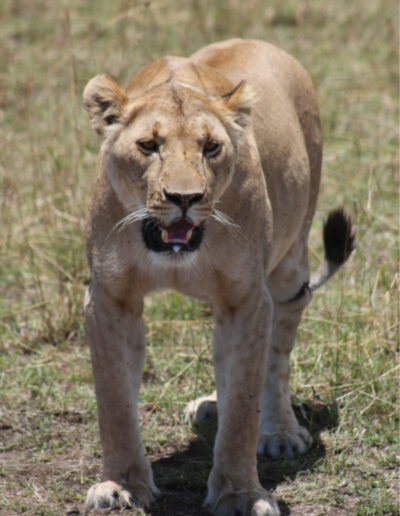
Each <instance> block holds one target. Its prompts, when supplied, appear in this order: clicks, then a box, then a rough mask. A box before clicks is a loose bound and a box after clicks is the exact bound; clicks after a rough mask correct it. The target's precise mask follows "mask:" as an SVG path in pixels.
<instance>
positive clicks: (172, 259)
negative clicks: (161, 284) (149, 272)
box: [148, 245, 198, 269]
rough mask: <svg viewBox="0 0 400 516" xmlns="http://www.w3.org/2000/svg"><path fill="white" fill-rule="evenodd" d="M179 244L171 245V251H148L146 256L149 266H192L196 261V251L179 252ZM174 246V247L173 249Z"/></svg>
mask: <svg viewBox="0 0 400 516" xmlns="http://www.w3.org/2000/svg"><path fill="white" fill-rule="evenodd" d="M180 247H181V246H180V245H176V246H174V247H173V251H174V252H173V253H156V252H154V251H149V252H148V256H149V258H150V260H151V266H154V267H158V268H159V267H163V268H165V267H166V268H168V269H170V268H175V267H193V265H194V264H195V263H196V261H197V255H198V251H193V252H185V251H183V252H180ZM175 248H176V249H175Z"/></svg>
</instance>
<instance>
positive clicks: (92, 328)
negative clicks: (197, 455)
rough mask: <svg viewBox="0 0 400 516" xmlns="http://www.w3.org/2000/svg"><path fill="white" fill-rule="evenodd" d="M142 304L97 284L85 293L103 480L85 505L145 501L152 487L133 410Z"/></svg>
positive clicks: (139, 373)
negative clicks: (127, 303) (124, 301)
mask: <svg viewBox="0 0 400 516" xmlns="http://www.w3.org/2000/svg"><path fill="white" fill-rule="evenodd" d="M142 307H143V302H142V300H140V301H139V302H138V303H136V305H134V306H130V307H129V308H128V307H126V306H124V305H122V304H120V303H118V302H117V301H116V300H115V299H113V298H111V296H109V295H107V293H106V292H105V291H104V290H103V289H102V288H101V287H100V286H98V285H91V287H90V289H89V291H88V294H87V297H86V302H85V316H86V326H87V334H88V339H89V344H90V351H91V358H92V366H93V374H94V382H95V390H96V398H97V406H98V417H99V427H100V437H101V445H102V449H103V466H104V471H103V477H104V482H102V483H100V484H96V485H94V486H93V487H91V489H89V492H88V496H87V500H86V504H87V507H88V508H89V509H90V508H97V507H101V508H106V507H111V508H118V507H132V506H133V505H135V504H139V505H149V504H150V503H151V501H152V499H153V497H154V495H155V494H156V493H157V489H156V487H155V485H154V481H153V476H152V471H151V468H150V465H149V463H148V462H147V460H146V458H145V455H144V449H143V444H142V440H141V436H140V431H139V417H138V412H137V404H138V397H139V389H140V383H141V377H142V368H143V362H144V356H145V334H144V324H143V321H142V318H141V314H142Z"/></svg>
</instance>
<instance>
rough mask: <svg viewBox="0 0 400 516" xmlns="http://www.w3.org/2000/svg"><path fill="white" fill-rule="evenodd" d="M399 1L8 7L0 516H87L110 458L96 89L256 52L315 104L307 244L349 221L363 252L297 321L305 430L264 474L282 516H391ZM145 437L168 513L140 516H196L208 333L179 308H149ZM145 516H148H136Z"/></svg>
mask: <svg viewBox="0 0 400 516" xmlns="http://www.w3.org/2000/svg"><path fill="white" fill-rule="evenodd" d="M396 18H397V8H396V5H395V4H394V2H391V1H390V0H369V1H368V2H361V1H360V0H355V1H354V2H348V1H347V2H346V1H344V0H337V1H336V2H331V3H327V2H312V1H311V0H304V1H301V2H295V1H294V0H288V1H286V2H285V3H283V2H280V1H279V0H271V1H269V2H263V1H262V0H254V1H252V2H250V3H247V4H245V3H243V2H239V1H238V0H227V1H225V2H222V1H219V0H218V1H211V0H203V1H201V2H200V1H199V0H192V1H183V0H177V1H175V2H166V1H162V0H152V1H150V2H144V1H139V0H137V1H135V2H129V1H127V0H120V1H118V2H106V1H104V0H99V1H97V2H95V3H90V2H84V1H78V0H70V1H67V0H64V1H62V2H51V1H50V0H35V1H30V2H28V1H27V0H18V1H16V0H5V1H3V2H2V4H1V6H0V60H1V63H2V67H1V72H0V122H1V123H0V137H1V142H2V145H1V153H0V227H1V230H0V292H1V299H0V350H1V354H0V371H1V375H0V514H1V515H3V514H4V515H13V514H26V515H37V514H40V515H55V514H67V513H68V514H80V513H83V502H84V498H85V493H86V490H87V488H88V487H89V486H90V485H91V484H92V483H93V482H94V481H95V480H96V479H97V478H98V477H99V475H100V471H101V449H100V444H99V439H98V430H97V422H96V404H95V400H94V394H93V385H92V374H91V369H90V360H89V355H88V350H87V347H86V345H85V338H84V324H83V318H82V304H83V296H84V291H85V287H86V285H87V283H88V280H89V273H88V269H87V266H86V262H85V253H84V224H85V217H86V210H87V205H88V199H89V197H90V192H91V184H92V181H93V176H94V170H95V162H96V154H97V149H98V146H99V140H98V139H97V137H96V136H95V134H94V133H93V131H92V130H91V128H90V126H89V122H88V119H87V117H86V114H85V113H84V112H83V110H82V108H81V92H82V90H83V87H84V85H85V84H86V82H87V81H88V80H89V79H90V78H91V77H92V76H94V75H96V74H97V73H101V72H104V71H108V72H110V73H112V74H113V75H115V76H116V77H118V79H119V80H120V81H121V82H123V83H127V82H128V80H129V79H130V78H131V76H132V75H133V74H134V73H135V71H137V70H138V69H139V68H140V67H141V66H143V65H144V64H146V63H148V62H149V61H151V60H152V59H154V58H156V57H158V56H160V55H164V54H167V53H168V54H178V55H182V54H184V55H187V54H189V53H191V52H192V51H195V50H196V49H197V48H199V47H201V46H203V45H205V44H207V43H209V42H211V41H216V40H218V39H223V38H228V37H232V36H241V37H255V38H260V39H265V40H268V41H270V42H272V43H274V44H277V45H278V46H281V47H282V48H284V49H285V50H287V51H288V52H289V53H291V54H293V55H294V56H296V57H297V58H298V59H299V60H300V61H301V62H302V63H303V64H304V66H305V67H306V68H307V69H308V70H309V72H310V74H311V76H312V78H313V80H314V83H315V86H316V89H317V91H318V95H319V98H320V103H321V114H322V121H323V131H324V142H325V147H324V170H323V173H324V175H323V183H322V188H321V194H320V198H319V205H318V210H317V214H316V218H315V223H314V226H313V229H312V232H311V238H310V258H311V263H312V265H313V266H315V265H316V264H317V263H318V261H319V259H320V257H321V253H322V249H321V238H320V231H321V224H322V220H323V218H324V216H325V215H326V214H327V213H328V211H329V210H330V209H331V208H332V207H335V206H337V205H340V204H343V205H344V206H345V207H346V208H347V209H348V211H349V212H350V213H351V214H352V217H353V219H354V222H355V225H356V229H357V241H358V245H357V250H356V252H355V254H354V256H353V257H352V258H351V260H350V262H349V263H348V264H347V265H346V267H345V268H344V269H343V271H341V272H340V273H339V274H338V276H337V277H335V278H333V279H332V280H331V281H330V282H329V284H328V285H326V286H325V287H324V288H323V289H321V291H319V292H318V293H317V294H316V295H315V297H314V299H313V302H312V303H311V305H310V306H309V307H308V309H307V311H306V314H305V317H304V319H303V323H302V326H301V330H300V332H299V335H298V341H297V345H296V348H295V351H294V353H293V357H292V380H291V382H292V392H293V395H294V403H295V406H296V408H297V410H298V411H299V414H300V415H302V416H303V418H305V420H306V421H305V422H306V424H308V425H309V426H310V427H311V428H312V431H313V434H314V437H315V442H314V446H313V447H312V449H311V450H310V451H309V452H308V453H307V454H306V455H305V456H303V457H299V458H297V459H296V460H294V461H274V460H269V459H267V458H260V461H259V469H260V476H261V479H262V482H263V483H264V484H265V485H266V486H267V487H269V488H272V489H273V490H274V493H275V496H276V497H277V498H278V500H279V502H280V505H281V509H282V511H283V514H289V512H290V514H294V515H313V516H314V515H321V516H322V515H330V516H332V515H345V514H354V515H360V516H361V515H374V516H375V515H387V514H391V515H397V514H398V513H399V507H398V478H397V473H396V466H397V465H398V461H399V458H398V451H399V448H398V424H399V417H398V416H399V409H398V397H397V392H398V373H399V365H398V364H399V363H398V355H397V352H398V349H397V346H398V341H399V327H398V322H399V321H398V312H399V300H398V292H399V268H398V265H399V254H398V197H397V192H398V177H399V176H398V165H399V163H398V153H397V138H398V66H397V23H396ZM146 324H147V336H148V355H147V361H146V366H145V374H144V384H143V389H142V398H141V409H140V410H141V417H142V428H143V436H144V442H145V445H146V448H147V450H148V454H149V456H150V458H151V460H152V462H153V467H154V470H155V476H156V480H157V483H158V484H159V486H160V487H161V488H162V489H163V493H164V494H163V496H162V498H161V499H160V501H159V503H158V505H157V506H155V507H154V508H153V509H152V510H151V511H149V512H147V513H146V514H151V515H153V516H155V515H164V516H165V515H189V514H190V515H195V514H203V510H202V509H201V502H202V500H203V498H204V496H205V491H206V481H207V474H208V471H209V468H210V465H211V461H212V439H213V435H214V432H215V427H213V425H211V426H210V427H205V428H201V429H200V430H199V431H198V432H197V433H194V431H193V430H192V429H191V428H189V427H188V426H186V425H184V424H183V418H182V414H183V408H184V406H185V404H186V402H187V401H188V400H190V399H192V398H194V397H196V396H198V395H200V394H204V393H207V392H209V391H210V390H211V389H212V388H213V373H212V362H211V353H210V339H211V333H212V317H211V314H210V311H209V309H208V308H207V307H206V306H204V305H203V304H201V303H200V302H198V301H193V300H190V299H186V298H183V297H181V296H179V295H177V294H173V293H163V294H158V295H156V296H152V297H150V298H149V299H148V300H147V304H146ZM137 514H140V512H137Z"/></svg>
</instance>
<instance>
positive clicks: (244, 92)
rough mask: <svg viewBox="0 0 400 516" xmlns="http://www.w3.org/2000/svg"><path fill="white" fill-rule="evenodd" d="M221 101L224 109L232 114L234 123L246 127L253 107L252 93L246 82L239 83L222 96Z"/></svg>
mask: <svg viewBox="0 0 400 516" xmlns="http://www.w3.org/2000/svg"><path fill="white" fill-rule="evenodd" d="M222 100H223V102H224V104H225V106H226V108H227V109H228V110H229V111H230V112H231V113H233V115H234V118H235V122H236V123H237V124H239V125H240V126H241V127H246V126H247V124H248V123H249V121H250V115H251V108H252V105H253V92H252V90H251V88H250V86H249V85H248V84H247V83H246V81H240V82H239V84H238V85H237V86H235V88H234V89H233V90H231V91H229V92H228V93H225V95H223V96H222Z"/></svg>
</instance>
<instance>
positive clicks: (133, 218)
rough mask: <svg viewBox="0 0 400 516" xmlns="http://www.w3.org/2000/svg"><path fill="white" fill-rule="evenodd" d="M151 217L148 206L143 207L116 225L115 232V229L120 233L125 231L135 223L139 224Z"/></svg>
mask: <svg viewBox="0 0 400 516" xmlns="http://www.w3.org/2000/svg"><path fill="white" fill-rule="evenodd" d="M148 217H149V211H148V209H147V207H146V206H141V207H140V208H138V209H137V210H134V211H132V212H130V213H128V215H126V216H125V217H123V218H122V219H121V220H120V221H119V222H117V223H116V224H115V226H114V227H113V231H114V230H115V229H117V230H118V233H120V232H121V231H123V230H124V229H125V228H127V227H128V226H130V225H131V224H133V223H134V222H138V221H140V220H144V219H147V218H148Z"/></svg>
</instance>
